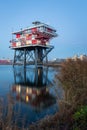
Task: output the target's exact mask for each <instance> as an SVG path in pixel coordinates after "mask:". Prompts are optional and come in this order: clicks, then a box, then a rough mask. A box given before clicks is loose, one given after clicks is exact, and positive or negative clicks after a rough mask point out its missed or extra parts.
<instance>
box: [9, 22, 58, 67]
mask: <svg viewBox="0 0 87 130" xmlns="http://www.w3.org/2000/svg"><path fill="white" fill-rule="evenodd" d="M12 35H13V37H14V36H15V38H13V37H12V40H11V41H10V42H11V45H10V48H11V49H13V50H14V60H13V66H14V65H16V64H22V65H24V67H25V66H26V65H27V64H35V66H37V65H42V64H43V62H45V63H47V61H48V58H47V55H48V53H49V52H50V51H51V50H52V49H53V48H54V46H52V45H50V40H51V39H52V38H54V37H57V33H56V30H55V29H54V28H53V27H51V26H49V25H47V24H44V23H41V22H39V21H36V22H33V23H32V26H31V27H28V28H25V29H21V30H20V31H17V32H13V33H12Z"/></svg>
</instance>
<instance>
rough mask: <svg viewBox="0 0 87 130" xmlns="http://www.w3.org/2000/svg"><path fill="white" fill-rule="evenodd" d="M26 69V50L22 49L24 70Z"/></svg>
mask: <svg viewBox="0 0 87 130" xmlns="http://www.w3.org/2000/svg"><path fill="white" fill-rule="evenodd" d="M25 67H26V49H24V68H25Z"/></svg>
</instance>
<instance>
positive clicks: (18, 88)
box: [0, 65, 61, 127]
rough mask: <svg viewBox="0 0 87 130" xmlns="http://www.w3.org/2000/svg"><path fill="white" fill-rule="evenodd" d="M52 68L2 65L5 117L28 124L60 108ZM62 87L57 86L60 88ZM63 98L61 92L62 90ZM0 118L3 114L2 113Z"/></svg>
mask: <svg viewBox="0 0 87 130" xmlns="http://www.w3.org/2000/svg"><path fill="white" fill-rule="evenodd" d="M55 73H56V71H55V70H54V69H53V68H42V67H39V68H34V67H26V69H24V68H23V66H16V67H14V68H13V67H12V66H9V65H0V103H1V104H2V106H3V119H5V118H6V119H8V121H9V122H10V121H11V124H17V125H18V126H20V127H21V126H22V125H23V126H24V127H27V126H28V125H29V124H31V123H32V122H35V121H37V120H39V119H41V118H43V117H45V116H46V115H51V114H54V113H55V112H56V111H58V104H57V99H56V92H55V89H54V88H55V84H54V82H53V80H54V76H55ZM60 91H61V90H58V92H60ZM60 98H61V94H60ZM0 118H1V117H0Z"/></svg>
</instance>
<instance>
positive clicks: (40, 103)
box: [12, 67, 56, 110]
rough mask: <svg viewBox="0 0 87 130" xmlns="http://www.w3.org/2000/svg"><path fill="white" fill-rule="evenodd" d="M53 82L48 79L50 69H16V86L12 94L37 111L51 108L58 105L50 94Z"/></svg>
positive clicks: (13, 86) (13, 87)
mask: <svg viewBox="0 0 87 130" xmlns="http://www.w3.org/2000/svg"><path fill="white" fill-rule="evenodd" d="M52 85H53V84H52V82H51V81H50V79H49V77H48V68H42V67H38V68H31V69H29V68H28V69H22V70H19V69H16V68H14V84H13V85H12V92H13V93H14V95H15V99H16V100H17V101H19V102H24V103H26V104H29V105H31V107H33V108H34V109H36V110H41V109H43V108H46V107H49V106H51V105H53V104H55V103H56V99H55V97H54V96H53V95H52V93H50V90H49V89H50V87H51V86H52Z"/></svg>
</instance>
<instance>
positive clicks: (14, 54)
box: [13, 50, 16, 67]
mask: <svg viewBox="0 0 87 130" xmlns="http://www.w3.org/2000/svg"><path fill="white" fill-rule="evenodd" d="M15 61H16V50H14V60H13V67H14V65H15Z"/></svg>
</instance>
